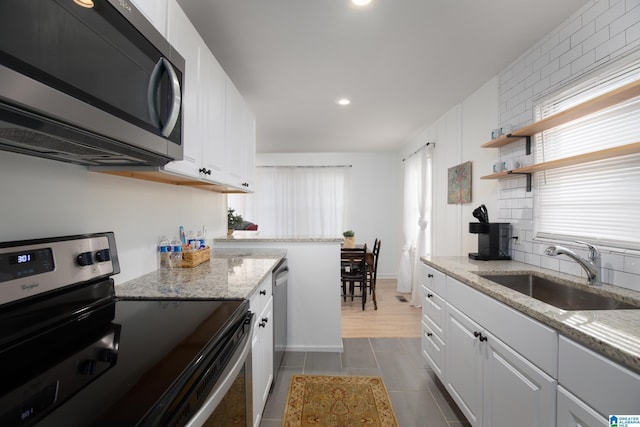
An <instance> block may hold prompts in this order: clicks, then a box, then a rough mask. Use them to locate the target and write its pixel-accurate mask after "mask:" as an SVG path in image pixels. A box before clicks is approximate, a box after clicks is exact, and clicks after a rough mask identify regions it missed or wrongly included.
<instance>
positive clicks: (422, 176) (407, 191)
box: [398, 147, 431, 307]
mask: <svg viewBox="0 0 640 427" xmlns="http://www.w3.org/2000/svg"><path fill="white" fill-rule="evenodd" d="M404 168H405V173H404V214H403V215H404V216H403V231H404V244H403V246H402V254H401V258H400V268H399V271H398V292H403V293H411V294H412V295H411V301H410V303H411V305H415V306H418V307H419V306H420V305H421V304H422V302H421V297H420V283H419V275H418V274H417V271H418V266H419V264H420V257H422V256H425V255H427V254H428V252H429V251H430V248H431V233H429V226H430V223H429V222H430V218H431V150H430V149H428V148H426V147H425V148H422V149H420V150H419V151H418V152H416V153H414V154H413V155H411V156H410V157H408V158H407V159H405V164H404Z"/></svg>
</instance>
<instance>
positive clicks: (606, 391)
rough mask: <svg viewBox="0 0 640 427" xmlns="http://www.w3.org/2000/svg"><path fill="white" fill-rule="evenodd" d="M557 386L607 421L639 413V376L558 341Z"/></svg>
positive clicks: (563, 341)
mask: <svg viewBox="0 0 640 427" xmlns="http://www.w3.org/2000/svg"><path fill="white" fill-rule="evenodd" d="M558 359H559V368H558V382H559V383H560V384H561V385H562V386H563V387H564V388H566V389H567V390H569V391H570V392H571V393H573V394H574V395H576V396H577V397H578V398H579V399H581V400H582V401H583V402H585V403H586V404H587V405H589V406H591V407H592V408H593V409H595V410H596V411H597V412H599V413H600V414H601V415H602V416H604V417H606V418H607V419H608V416H609V415H635V414H637V413H638V412H640V375H638V374H636V373H635V372H632V371H630V370H628V369H626V368H624V367H622V366H620V365H618V364H616V363H615V362H613V361H611V360H609V359H607V358H606V357H604V356H602V355H600V354H597V353H595V352H594V351H592V350H590V349H588V348H586V347H584V346H582V345H580V344H578V343H576V342H574V341H572V340H570V339H568V338H566V337H562V336H561V337H560V348H559V357H558Z"/></svg>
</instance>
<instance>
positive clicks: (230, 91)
mask: <svg viewBox="0 0 640 427" xmlns="http://www.w3.org/2000/svg"><path fill="white" fill-rule="evenodd" d="M226 82H227V83H226V92H225V93H226V108H225V126H226V129H225V135H226V138H225V139H226V150H225V159H226V161H225V165H226V167H227V170H228V172H229V177H230V180H231V181H230V182H229V184H230V185H233V186H236V187H242V186H241V184H242V123H243V122H242V114H243V111H242V110H243V103H244V100H243V99H242V95H240V92H238V89H236V87H235V85H234V84H233V82H232V81H231V79H230V78H229V77H227V80H226Z"/></svg>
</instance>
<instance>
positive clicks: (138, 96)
mask: <svg viewBox="0 0 640 427" xmlns="http://www.w3.org/2000/svg"><path fill="white" fill-rule="evenodd" d="M87 6H90V7H87ZM184 66H185V62H184V59H183V58H182V57H181V56H180V55H179V54H178V52H176V51H175V50H174V49H173V48H172V47H171V46H170V44H169V43H168V42H167V41H166V40H165V39H164V38H163V37H162V35H161V34H160V33H159V32H158V31H157V30H156V29H155V28H154V27H153V26H152V24H151V23H149V22H148V21H147V20H146V19H145V18H144V17H143V15H142V14H141V13H140V12H139V11H138V10H137V9H136V8H135V7H134V6H133V5H132V4H131V3H130V2H128V1H126V0H77V1H74V0H48V1H41V0H3V1H2V2H0V149H3V150H8V151H14V152H18V153H23V154H30V155H35V156H40V157H45V158H50V159H54V160H61V161H66V162H71V163H77V164H83V165H90V166H91V165H93V166H101V165H107V166H109V165H122V166H129V165H156V166H158V165H164V164H166V163H167V162H169V161H171V160H175V159H182V153H183V148H182V119H181V117H182V111H181V99H182V83H183V71H184Z"/></svg>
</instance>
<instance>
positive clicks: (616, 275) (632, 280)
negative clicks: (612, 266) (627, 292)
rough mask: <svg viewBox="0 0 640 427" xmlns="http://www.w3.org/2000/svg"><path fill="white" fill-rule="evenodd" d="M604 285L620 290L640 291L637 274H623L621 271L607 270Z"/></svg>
mask: <svg viewBox="0 0 640 427" xmlns="http://www.w3.org/2000/svg"><path fill="white" fill-rule="evenodd" d="M605 283H608V284H610V285H614V286H620V287H621V288H626V289H632V290H634V291H640V280H639V277H638V275H637V274H630V273H625V272H623V271H617V270H609V271H608V274H607V278H606V280H605Z"/></svg>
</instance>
